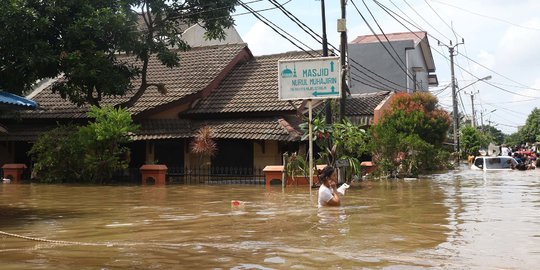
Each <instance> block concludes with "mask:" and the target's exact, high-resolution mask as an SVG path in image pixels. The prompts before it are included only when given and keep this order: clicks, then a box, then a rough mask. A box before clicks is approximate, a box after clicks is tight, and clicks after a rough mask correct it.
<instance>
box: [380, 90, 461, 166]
mask: <svg viewBox="0 0 540 270" xmlns="http://www.w3.org/2000/svg"><path fill="white" fill-rule="evenodd" d="M437 103H438V100H437V98H436V97H435V96H433V95H431V94H429V93H422V92H415V93H413V94H410V95H409V94H405V93H399V94H396V96H395V98H394V100H393V101H392V103H391V106H390V110H388V111H387V112H386V113H385V114H384V115H383V117H382V118H381V121H380V122H379V123H377V124H376V125H373V126H372V127H371V129H370V133H371V136H372V140H371V141H370V146H371V149H372V152H373V155H374V159H375V161H376V162H377V164H378V165H379V166H381V169H382V171H383V172H386V173H389V172H392V171H396V170H401V172H402V173H404V174H406V175H416V174H417V173H418V172H420V171H426V170H432V169H437V168H441V167H444V166H446V162H447V158H448V152H447V151H445V150H444V147H443V142H444V141H445V140H446V134H447V132H448V129H449V128H450V123H451V120H450V117H449V115H448V113H447V112H445V111H444V110H442V109H439V108H438V107H437Z"/></svg>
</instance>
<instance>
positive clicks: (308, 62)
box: [278, 57, 342, 196]
mask: <svg viewBox="0 0 540 270" xmlns="http://www.w3.org/2000/svg"><path fill="white" fill-rule="evenodd" d="M339 63H340V62H339V57H319V58H305V59H288V60H279V61H278V89H279V92H278V99H279V100H307V103H308V110H309V124H308V127H309V134H308V135H309V141H308V142H309V157H308V159H309V194H310V196H311V194H312V191H311V187H312V186H313V170H314V169H315V168H314V167H313V123H312V122H313V104H312V103H313V99H319V100H325V99H330V98H336V99H337V98H341V91H342V90H341V88H342V87H341V86H342V76H341V72H342V71H341V70H342V69H341V67H340V64H339Z"/></svg>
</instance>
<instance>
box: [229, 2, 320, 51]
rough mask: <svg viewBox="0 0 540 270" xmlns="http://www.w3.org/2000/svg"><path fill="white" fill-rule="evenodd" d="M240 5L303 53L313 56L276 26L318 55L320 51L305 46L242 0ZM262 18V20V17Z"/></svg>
mask: <svg viewBox="0 0 540 270" xmlns="http://www.w3.org/2000/svg"><path fill="white" fill-rule="evenodd" d="M238 2H239V3H240V4H241V5H242V7H244V8H245V9H246V10H249V11H251V12H252V14H253V16H255V17H256V18H257V19H259V21H261V22H262V23H264V24H265V25H267V26H268V27H270V28H271V29H272V30H273V31H274V32H276V33H277V34H279V35H280V36H282V37H283V38H285V39H286V40H288V41H289V42H290V43H291V44H293V45H294V46H296V47H297V48H299V49H301V50H302V51H304V52H305V53H307V54H308V55H310V56H312V57H313V56H314V55H313V54H311V53H310V52H308V51H306V50H305V49H304V48H302V47H300V46H299V45H298V44H296V43H295V42H293V41H292V40H291V39H289V38H288V37H286V36H285V35H283V34H282V33H280V32H279V31H278V30H276V28H278V29H279V30H281V31H283V32H285V33H287V34H288V35H289V36H291V38H293V39H294V40H296V41H298V42H299V43H301V44H302V45H304V46H306V47H307V48H309V49H310V50H311V51H312V52H314V53H317V54H318V55H319V56H320V53H318V52H317V51H315V50H313V49H312V48H310V47H309V46H307V45H306V44H304V43H303V42H301V41H299V40H298V39H297V38H295V37H293V36H292V35H291V34H289V33H288V32H287V31H285V30H283V29H282V28H281V27H279V26H277V25H275V24H274V23H272V22H271V21H270V20H268V19H266V17H264V16H262V15H261V14H259V13H258V12H257V11H255V10H253V9H252V8H251V7H249V6H248V5H246V4H244V3H243V2H242V1H238ZM262 18H264V20H263V19H262ZM265 20H266V21H268V22H270V23H271V24H272V25H274V26H275V27H276V28H274V27H273V26H271V25H270V24H269V23H268V22H266V21H265Z"/></svg>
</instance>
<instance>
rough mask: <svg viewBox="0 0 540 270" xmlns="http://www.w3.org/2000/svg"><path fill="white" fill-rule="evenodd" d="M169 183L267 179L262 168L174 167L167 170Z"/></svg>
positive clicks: (238, 181) (260, 182)
mask: <svg viewBox="0 0 540 270" xmlns="http://www.w3.org/2000/svg"><path fill="white" fill-rule="evenodd" d="M167 183H178V184H250V185H264V184H265V180H264V173H263V171H262V169H260V168H245V167H173V168H168V170H167Z"/></svg>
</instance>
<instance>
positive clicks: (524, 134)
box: [518, 108, 540, 143]
mask: <svg viewBox="0 0 540 270" xmlns="http://www.w3.org/2000/svg"><path fill="white" fill-rule="evenodd" d="M518 133H519V137H520V138H521V140H522V141H523V142H529V143H532V142H538V141H540V109H538V108H534V110H532V112H531V113H530V114H529V116H528V117H527V121H525V125H524V126H523V127H522V128H521V129H520V130H519V131H518Z"/></svg>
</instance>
